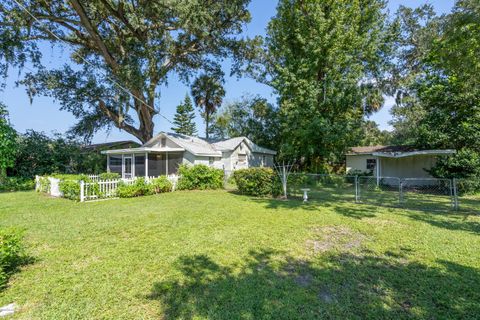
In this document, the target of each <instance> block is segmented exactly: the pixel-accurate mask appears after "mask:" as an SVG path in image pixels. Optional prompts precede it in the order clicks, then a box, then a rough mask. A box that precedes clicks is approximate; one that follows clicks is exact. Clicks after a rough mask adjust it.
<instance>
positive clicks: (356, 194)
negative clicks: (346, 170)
mask: <svg viewBox="0 0 480 320" xmlns="http://www.w3.org/2000/svg"><path fill="white" fill-rule="evenodd" d="M359 196H360V195H359V194H358V176H355V202H356V203H358V200H359Z"/></svg>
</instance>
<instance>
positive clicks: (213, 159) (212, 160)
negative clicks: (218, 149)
mask: <svg viewBox="0 0 480 320" xmlns="http://www.w3.org/2000/svg"><path fill="white" fill-rule="evenodd" d="M214 162H215V158H214V157H208V164H209V165H210V166H213V163H214Z"/></svg>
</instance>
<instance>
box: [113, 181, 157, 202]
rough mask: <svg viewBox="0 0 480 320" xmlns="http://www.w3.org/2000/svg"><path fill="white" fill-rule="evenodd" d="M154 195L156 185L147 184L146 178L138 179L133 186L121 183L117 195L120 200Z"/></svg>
mask: <svg viewBox="0 0 480 320" xmlns="http://www.w3.org/2000/svg"><path fill="white" fill-rule="evenodd" d="M154 193H155V189H154V185H153V184H149V183H147V182H146V181H145V178H137V179H136V180H135V181H134V182H133V183H132V184H126V183H125V182H119V184H118V188H117V195H118V196H119V197H120V198H133V197H140V196H147V195H151V194H154Z"/></svg>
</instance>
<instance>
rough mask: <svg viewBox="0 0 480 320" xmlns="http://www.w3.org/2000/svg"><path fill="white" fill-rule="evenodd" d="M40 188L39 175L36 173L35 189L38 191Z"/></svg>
mask: <svg viewBox="0 0 480 320" xmlns="http://www.w3.org/2000/svg"><path fill="white" fill-rule="evenodd" d="M39 189H40V188H39V185H38V175H35V191H38V190H39Z"/></svg>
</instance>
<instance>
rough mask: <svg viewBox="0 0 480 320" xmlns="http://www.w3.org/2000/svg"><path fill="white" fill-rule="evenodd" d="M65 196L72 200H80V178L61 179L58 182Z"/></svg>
mask: <svg viewBox="0 0 480 320" xmlns="http://www.w3.org/2000/svg"><path fill="white" fill-rule="evenodd" d="M58 188H59V190H60V191H61V192H62V193H63V197H64V198H66V199H70V200H76V201H78V200H80V182H79V181H78V180H61V181H60V182H59V184H58Z"/></svg>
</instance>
